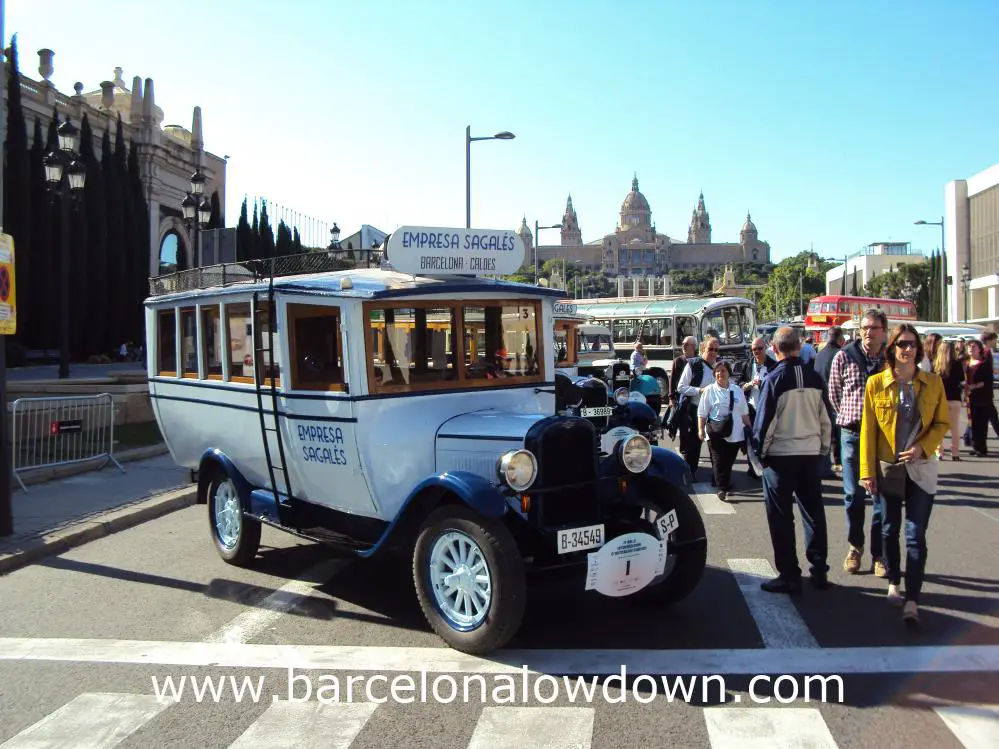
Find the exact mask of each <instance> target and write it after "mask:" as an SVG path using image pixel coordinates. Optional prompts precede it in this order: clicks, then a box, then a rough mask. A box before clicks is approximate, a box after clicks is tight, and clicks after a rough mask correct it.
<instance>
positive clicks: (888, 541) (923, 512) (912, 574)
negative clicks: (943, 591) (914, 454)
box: [881, 476, 933, 603]
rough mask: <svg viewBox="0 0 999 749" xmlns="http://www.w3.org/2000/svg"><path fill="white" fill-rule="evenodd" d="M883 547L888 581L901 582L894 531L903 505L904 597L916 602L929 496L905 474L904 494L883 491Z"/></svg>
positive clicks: (930, 505)
mask: <svg viewBox="0 0 999 749" xmlns="http://www.w3.org/2000/svg"><path fill="white" fill-rule="evenodd" d="M881 501H882V503H883V504H884V516H885V518H884V548H885V567H887V568H888V582H890V583H895V584H896V585H898V584H899V583H900V582H901V581H902V570H901V565H902V560H901V557H900V553H899V547H898V534H899V530H901V526H902V505H903V504H904V505H905V597H906V599H907V600H909V601H915V602H916V603H919V592H920V591H921V590H922V588H923V571H924V570H925V569H926V528H927V526H929V524H930V511H931V510H932V509H933V495H932V494H930V493H929V492H927V491H925V490H924V489H922V488H921V487H920V486H919V484H917V483H916V482H915V481H913V480H912V479H910V478H909V477H908V476H906V479H905V496H904V497H895V496H892V495H890V494H883V495H882V496H881Z"/></svg>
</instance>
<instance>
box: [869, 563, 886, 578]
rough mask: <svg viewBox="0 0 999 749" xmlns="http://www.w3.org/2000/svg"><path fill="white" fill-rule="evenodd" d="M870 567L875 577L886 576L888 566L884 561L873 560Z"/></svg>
mask: <svg viewBox="0 0 999 749" xmlns="http://www.w3.org/2000/svg"><path fill="white" fill-rule="evenodd" d="M871 569H872V571H873V572H874V576H875V577H882V578H884V577H888V568H887V567H885V563H884V562H883V561H882V560H880V559H875V560H874V565H873V566H872V567H871Z"/></svg>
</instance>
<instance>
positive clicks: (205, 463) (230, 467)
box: [197, 447, 252, 508]
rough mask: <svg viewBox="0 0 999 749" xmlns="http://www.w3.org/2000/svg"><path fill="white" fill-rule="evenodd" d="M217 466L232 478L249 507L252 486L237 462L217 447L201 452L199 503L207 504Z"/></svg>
mask: <svg viewBox="0 0 999 749" xmlns="http://www.w3.org/2000/svg"><path fill="white" fill-rule="evenodd" d="M215 468H217V469H218V470H221V471H222V472H223V473H224V474H225V475H226V476H228V477H229V478H230V479H232V483H233V484H234V485H235V486H236V491H237V492H239V498H240V500H241V501H242V503H243V507H244V508H249V506H250V491H251V490H252V487H251V486H250V484H249V483H248V482H247V480H246V479H245V478H243V474H241V473H240V472H239V470H238V469H237V468H236V465H235V463H233V462H232V460H230V459H229V456H228V455H226V454H225V453H224V452H222V451H221V450H219V449H218V448H215V447H212V448H209V449H208V450H205V451H204V452H203V453H202V454H201V460H200V461H198V497H197V504H206V503H207V502H208V486H209V484H210V483H211V480H212V473H213V469H215Z"/></svg>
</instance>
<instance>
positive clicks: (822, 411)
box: [753, 327, 832, 595]
mask: <svg viewBox="0 0 999 749" xmlns="http://www.w3.org/2000/svg"><path fill="white" fill-rule="evenodd" d="M773 347H774V353H776V355H777V361H778V364H777V366H776V367H775V368H774V370H773V371H772V372H771V373H770V374H769V375H768V376H767V378H766V379H765V380H764V381H763V388H762V390H761V391H760V398H759V401H758V404H757V408H756V421H755V422H754V424H753V447H754V448H755V450H756V454H757V455H758V456H759V458H760V462H761V463H762V464H763V469H764V470H763V503H764V506H765V507H766V512H767V524H768V525H769V526H770V540H771V542H772V543H773V548H774V566H775V567H776V568H777V573H778V576H777V577H776V578H774V579H773V580H768V581H767V582H764V583H763V584H762V585H761V586H760V587H761V588H762V589H763V590H765V591H768V592H770V593H790V594H792V595H797V594H800V593H801V568H800V567H799V566H798V553H797V546H796V544H795V537H794V500H795V497H797V501H798V509H799V510H800V512H801V519H802V524H803V525H804V528H805V556H806V557H807V559H808V562H809V572H810V573H811V580H812V583H813V584H814V585H815V587H816V588H819V589H820V590H821V589H825V588H827V587H828V586H829V582H828V578H827V573H828V571H829V565H828V564H827V562H826V557H827V555H828V548H829V544H828V539H827V535H826V515H825V507H824V506H823V504H822V478H821V472H820V468H821V466H822V460H823V456H825V455H828V454H829V446H830V441H831V439H832V422H831V421H830V418H829V403H828V400H827V398H826V394H825V384H824V383H823V381H822V377H821V376H819V375H818V374H816V372H815V370H814V369H813V368H812V367H810V366H807V365H805V364H803V363H802V361H801V357H800V355H799V354H800V353H801V340H800V339H799V338H798V334H797V333H796V332H795V331H794V329H793V328H790V327H783V328H780V329H778V330H777V333H776V334H775V335H774V340H773Z"/></svg>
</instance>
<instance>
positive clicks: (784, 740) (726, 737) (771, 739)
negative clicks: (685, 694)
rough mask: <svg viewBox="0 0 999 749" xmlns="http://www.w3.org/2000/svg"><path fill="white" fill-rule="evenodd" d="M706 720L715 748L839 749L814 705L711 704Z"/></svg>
mask: <svg viewBox="0 0 999 749" xmlns="http://www.w3.org/2000/svg"><path fill="white" fill-rule="evenodd" d="M704 722H705V723H706V724H707V728H708V740H709V741H710V742H711V749H784V748H786V749H798V748H799V747H803V746H807V747H809V749H837V747H836V741H835V740H834V739H833V737H832V733H830V731H829V726H827V725H826V722H825V720H823V718H822V713H820V712H819V711H818V710H817V709H816V708H814V707H781V708H777V709H773V710H768V709H766V708H758V707H755V708H754V707H707V708H704Z"/></svg>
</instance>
